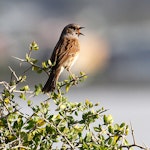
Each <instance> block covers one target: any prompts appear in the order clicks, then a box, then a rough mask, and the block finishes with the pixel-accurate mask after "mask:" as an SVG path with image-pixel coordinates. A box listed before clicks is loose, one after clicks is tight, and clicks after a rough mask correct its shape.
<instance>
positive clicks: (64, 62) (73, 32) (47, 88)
mask: <svg viewBox="0 0 150 150" xmlns="http://www.w3.org/2000/svg"><path fill="white" fill-rule="evenodd" d="M82 28H83V27H80V26H79V25H77V24H69V25H67V26H66V27H65V28H64V29H63V31H62V33H61V36H60V38H59V41H58V43H57V44H56V46H55V48H54V51H53V53H52V56H51V59H50V60H51V62H52V64H54V66H53V67H52V68H51V71H50V76H49V78H48V80H47V82H46V84H45V85H44V87H43V89H42V91H43V92H44V93H46V92H51V91H54V90H55V88H56V83H57V81H58V78H59V76H60V74H61V72H62V71H63V70H64V69H66V70H67V71H69V73H71V72H70V68H71V67H72V65H73V64H74V62H75V61H76V59H77V57H78V55H79V52H80V45H79V41H78V37H79V35H83V34H82V33H81V32H80V29H82Z"/></svg>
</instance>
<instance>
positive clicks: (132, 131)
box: [130, 122, 136, 144]
mask: <svg viewBox="0 0 150 150" xmlns="http://www.w3.org/2000/svg"><path fill="white" fill-rule="evenodd" d="M130 126H131V134H132V139H133V144H135V143H136V142H135V137H134V130H133V128H132V124H131V122H130Z"/></svg>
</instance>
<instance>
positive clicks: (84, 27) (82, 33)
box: [79, 27, 85, 35]
mask: <svg viewBox="0 0 150 150" xmlns="http://www.w3.org/2000/svg"><path fill="white" fill-rule="evenodd" d="M83 28H85V27H79V30H80V29H83ZM79 35H84V34H83V33H81V32H80V31H79Z"/></svg>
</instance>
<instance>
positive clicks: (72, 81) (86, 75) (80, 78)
mask: <svg viewBox="0 0 150 150" xmlns="http://www.w3.org/2000/svg"><path fill="white" fill-rule="evenodd" d="M85 76H87V74H85V75H81V76H79V77H77V80H79V79H81V78H83V77H85ZM74 81H75V79H72V80H70V81H69V83H72V82H74ZM67 84H68V83H64V84H62V85H61V86H60V88H61V87H63V86H65V85H67Z"/></svg>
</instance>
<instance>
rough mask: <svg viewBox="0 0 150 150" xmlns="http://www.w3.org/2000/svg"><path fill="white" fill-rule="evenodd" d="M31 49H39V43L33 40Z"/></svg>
mask: <svg viewBox="0 0 150 150" xmlns="http://www.w3.org/2000/svg"><path fill="white" fill-rule="evenodd" d="M29 50H35V51H37V50H39V46H38V44H37V43H36V42H35V41H33V42H32V43H31V44H30V47H29Z"/></svg>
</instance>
